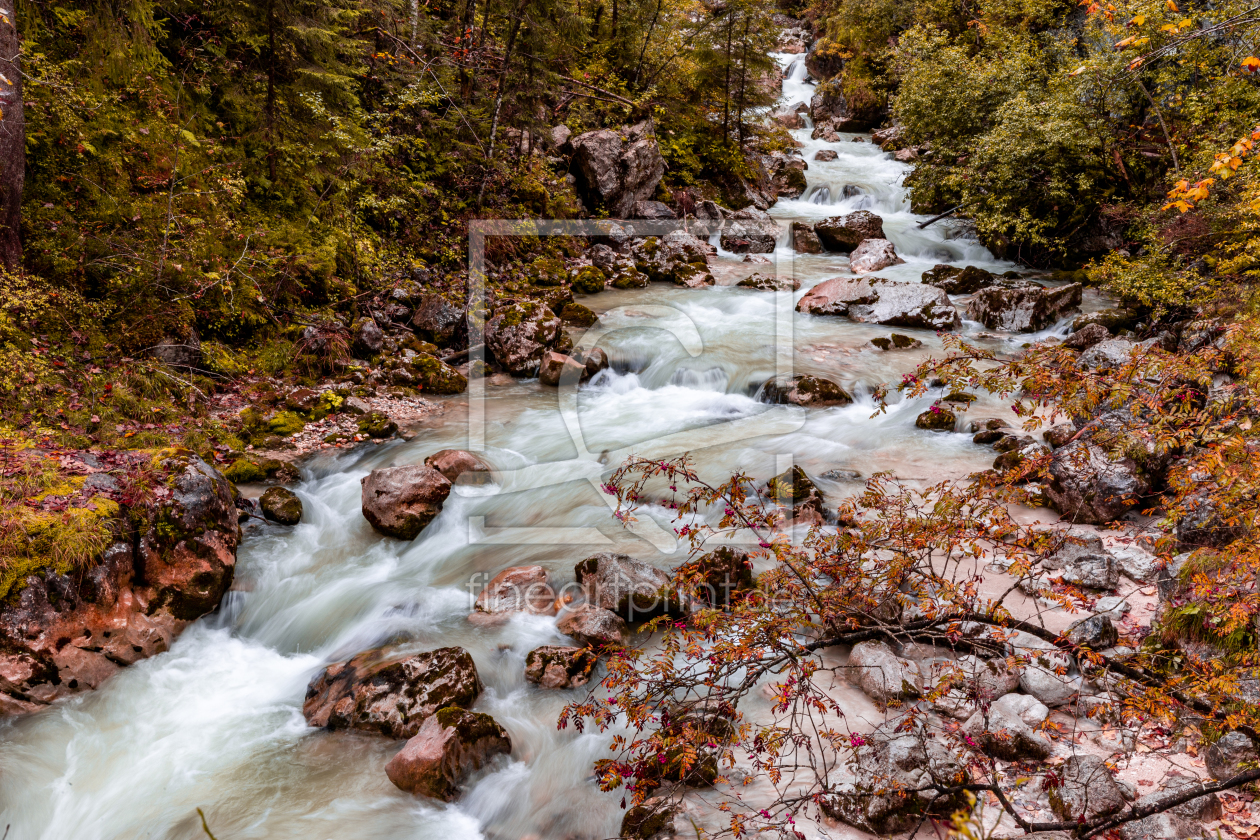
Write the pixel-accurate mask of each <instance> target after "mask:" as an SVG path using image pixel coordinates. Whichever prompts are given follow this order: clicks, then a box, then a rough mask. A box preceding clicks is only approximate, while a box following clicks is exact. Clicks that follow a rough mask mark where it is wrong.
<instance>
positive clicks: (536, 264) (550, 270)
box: [530, 257, 565, 286]
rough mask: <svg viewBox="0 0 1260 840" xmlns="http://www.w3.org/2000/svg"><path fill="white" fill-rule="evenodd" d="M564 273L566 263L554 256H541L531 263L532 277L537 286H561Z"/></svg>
mask: <svg viewBox="0 0 1260 840" xmlns="http://www.w3.org/2000/svg"><path fill="white" fill-rule="evenodd" d="M564 274H565V271H564V264H563V263H561V262H560V261H559V260H557V259H555V258H554V257H539V258H538V259H536V260H534V261H533V262H532V263H530V279H532V280H533V281H534V285H535V286H559V285H560V284H561V283H563V282H564Z"/></svg>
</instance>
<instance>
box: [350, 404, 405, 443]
mask: <svg viewBox="0 0 1260 840" xmlns="http://www.w3.org/2000/svg"><path fill="white" fill-rule="evenodd" d="M397 431H398V424H397V423H395V422H394V421H393V420H391V419H390V418H389V416H388V415H386V414H384V413H382V412H380V411H369V412H368V413H367V414H364V415H363V416H362V417H360V418H359V434H361V435H367V436H368V437H370V438H377V439H381V438H387V437H392V436H393V435H394V433H395V432H397Z"/></svg>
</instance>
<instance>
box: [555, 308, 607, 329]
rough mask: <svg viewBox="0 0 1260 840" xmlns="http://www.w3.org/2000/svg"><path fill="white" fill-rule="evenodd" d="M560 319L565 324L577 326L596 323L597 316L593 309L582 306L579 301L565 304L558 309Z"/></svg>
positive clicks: (587, 325)
mask: <svg viewBox="0 0 1260 840" xmlns="http://www.w3.org/2000/svg"><path fill="white" fill-rule="evenodd" d="M560 319H561V320H562V321H564V322H565V323H566V324H573V325H574V326H577V327H589V326H592V325H593V324H596V323H598V321H599V316H598V315H596V314H595V311H594V310H592V309H590V308H588V307H585V306H583V305H582V304H580V303H569V304H565V306H564V308H563V309H561V310H560Z"/></svg>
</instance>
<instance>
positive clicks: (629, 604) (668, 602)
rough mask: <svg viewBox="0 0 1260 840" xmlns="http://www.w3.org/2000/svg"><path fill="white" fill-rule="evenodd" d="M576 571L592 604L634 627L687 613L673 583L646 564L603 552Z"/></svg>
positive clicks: (624, 556) (659, 571)
mask: <svg viewBox="0 0 1260 840" xmlns="http://www.w3.org/2000/svg"><path fill="white" fill-rule="evenodd" d="M574 571H575V573H576V576H577V581H578V583H580V584H582V588H583V589H584V590H585V591H586V598H587V601H588V602H589V603H591V604H594V605H595V606H597V607H600V608H601V609H605V610H609V611H610V612H613V613H616V614H617V615H619V616H621V617H622V618H624V619H625V620H626V621H629V622H631V623H633V622H636V621H646V620H647V619H649V618H654V617H656V616H658V615H662V614H663V613H675V614H680V613H682V612H683V611H684V610H683V605H682V604H681V603H680V601H679V596H678V593H677V592H675V591H674V589H673V586H672V584H673V579H672V578H671V577H670V576H669V575H668V574H666V573H665V572H663V571H661V570H660V569H658V568H656V567H655V566H653V565H651V564H650V563H645V562H643V561H642V560H637V559H635V558H633V557H630V556H628V555H625V554H613V553H611V552H601V553H599V554H593V555H591V556H590V557H588V558H586V559H585V560H583V561H582V562H581V563H578V564H577V566H576V567H575V568H574Z"/></svg>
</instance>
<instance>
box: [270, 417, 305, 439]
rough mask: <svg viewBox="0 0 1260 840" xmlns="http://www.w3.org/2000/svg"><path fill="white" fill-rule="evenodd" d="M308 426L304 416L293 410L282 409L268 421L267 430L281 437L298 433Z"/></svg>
mask: <svg viewBox="0 0 1260 840" xmlns="http://www.w3.org/2000/svg"><path fill="white" fill-rule="evenodd" d="M305 427H306V421H305V420H303V419H302V416H301V415H300V414H298V413H296V412H293V411H281V412H278V413H276V414H275V415H274V416H273V417H272V418H271V419H270V420H268V421H267V430H268V431H270V432H271V433H272V434H277V435H280V436H281V437H290V436H292V435H296V434H297V433H298V432H300V431H302V429H303V428H305Z"/></svg>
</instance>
